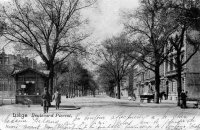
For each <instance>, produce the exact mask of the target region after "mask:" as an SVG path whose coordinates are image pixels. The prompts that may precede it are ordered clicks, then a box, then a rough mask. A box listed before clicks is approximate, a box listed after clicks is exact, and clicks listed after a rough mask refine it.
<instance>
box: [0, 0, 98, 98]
mask: <svg viewBox="0 0 200 130" xmlns="http://www.w3.org/2000/svg"><path fill="white" fill-rule="evenodd" d="M20 2H21V1H20ZM20 2H19V1H18V0H14V3H13V7H12V10H11V11H10V10H9V9H8V8H4V9H3V11H2V17H3V18H4V19H5V21H6V23H7V30H6V31H5V33H4V36H5V37H6V38H7V39H8V40H9V41H11V42H15V43H22V44H23V45H24V46H25V47H26V49H28V50H33V51H34V52H35V53H36V54H38V55H39V56H40V57H41V59H42V60H43V61H44V62H45V64H46V68H47V70H49V85H48V86H47V87H48V88H49V90H50V93H51V94H52V91H53V77H54V66H55V65H56V64H58V63H59V62H62V61H64V60H65V59H66V58H67V57H68V56H69V55H71V54H72V53H75V52H77V51H83V48H82V47H81V46H80V44H79V43H80V42H81V41H83V40H84V39H86V38H87V37H88V36H89V35H88V34H87V33H83V31H82V30H81V29H84V25H85V24H86V23H87V21H85V20H82V19H81V18H82V17H81V14H80V11H81V10H82V9H84V8H87V7H89V6H91V5H92V4H94V2H95V1H93V0H91V1H89V0H87V1H81V0H32V1H28V2H25V3H20ZM55 59H59V60H56V61H55Z"/></svg>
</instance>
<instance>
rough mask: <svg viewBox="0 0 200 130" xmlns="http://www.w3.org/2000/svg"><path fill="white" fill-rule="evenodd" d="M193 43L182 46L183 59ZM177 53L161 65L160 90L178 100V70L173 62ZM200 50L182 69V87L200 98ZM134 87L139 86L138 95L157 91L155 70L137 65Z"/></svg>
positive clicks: (170, 97) (193, 96)
mask: <svg viewBox="0 0 200 130" xmlns="http://www.w3.org/2000/svg"><path fill="white" fill-rule="evenodd" d="M191 49H192V48H191V45H189V44H187V43H185V45H184V46H183V48H182V52H183V53H182V58H183V61H184V60H186V59H187V58H188V56H189V55H190V54H191V52H192V50H191ZM175 58H176V55H175V51H172V52H171V53H170V54H169V56H168V60H166V61H165V62H164V63H163V64H162V65H161V66H160V76H161V78H160V79H161V82H160V92H165V93H166V95H167V99H168V100H177V98H178V93H177V78H176V76H177V72H176V68H175V66H174V64H173V62H174V61H175ZM199 66H200V52H197V53H196V54H195V55H194V56H193V57H192V58H191V59H190V60H189V62H187V63H186V64H185V65H184V66H183V70H182V89H184V90H185V91H187V92H188V97H190V98H200V80H199V79H200V67H199ZM135 70H136V74H135V75H134V82H135V85H134V87H136V88H137V95H138V96H139V95H141V94H145V93H152V92H155V79H154V78H155V76H154V72H152V71H151V70H147V69H145V68H143V67H141V66H140V65H138V66H136V67H135Z"/></svg>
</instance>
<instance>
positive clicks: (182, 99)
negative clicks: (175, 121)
mask: <svg viewBox="0 0 200 130" xmlns="http://www.w3.org/2000/svg"><path fill="white" fill-rule="evenodd" d="M186 99H187V94H186V93H185V92H184V90H182V92H181V108H187V105H186Z"/></svg>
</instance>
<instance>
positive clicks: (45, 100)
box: [42, 88, 51, 113]
mask: <svg viewBox="0 0 200 130" xmlns="http://www.w3.org/2000/svg"><path fill="white" fill-rule="evenodd" d="M50 100H51V96H50V94H49V92H48V90H47V88H44V93H43V94H42V103H43V111H44V113H48V110H49V105H50V104H49V103H50Z"/></svg>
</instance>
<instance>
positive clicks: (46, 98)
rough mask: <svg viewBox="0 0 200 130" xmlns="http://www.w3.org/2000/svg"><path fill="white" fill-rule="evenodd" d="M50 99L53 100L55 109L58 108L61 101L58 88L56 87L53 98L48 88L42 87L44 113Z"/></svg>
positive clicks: (46, 111)
mask: <svg viewBox="0 0 200 130" xmlns="http://www.w3.org/2000/svg"><path fill="white" fill-rule="evenodd" d="M51 99H53V100H55V106H56V109H59V107H60V103H61V94H60V92H59V89H56V92H55V93H54V95H53V98H51V95H50V94H49V92H48V89H47V88H44V93H43V94H42V106H43V111H44V113H48V110H49V106H50V102H51Z"/></svg>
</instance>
